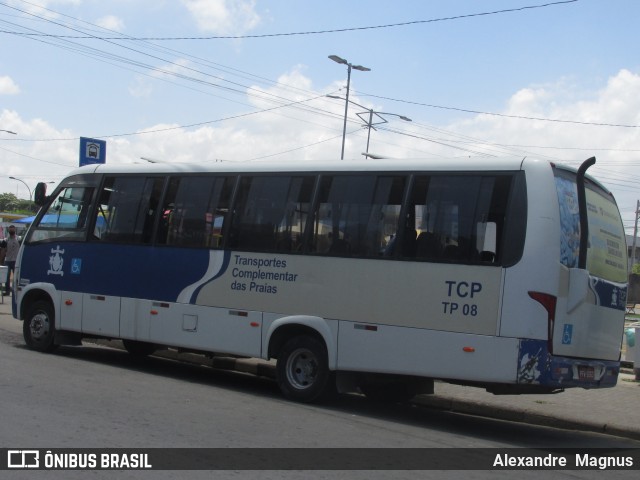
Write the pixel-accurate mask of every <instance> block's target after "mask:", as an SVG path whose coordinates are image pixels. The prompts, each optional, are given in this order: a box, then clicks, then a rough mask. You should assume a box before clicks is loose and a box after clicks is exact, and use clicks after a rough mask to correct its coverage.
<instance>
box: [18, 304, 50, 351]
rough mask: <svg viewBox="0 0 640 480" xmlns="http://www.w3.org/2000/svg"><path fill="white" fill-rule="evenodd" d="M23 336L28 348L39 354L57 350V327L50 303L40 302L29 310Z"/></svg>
mask: <svg viewBox="0 0 640 480" xmlns="http://www.w3.org/2000/svg"><path fill="white" fill-rule="evenodd" d="M22 334H23V336H24V341H25V343H26V344H27V346H28V347H29V348H30V349H32V350H37V351H38V352H52V351H53V350H55V349H56V348H57V345H56V344H55V343H54V341H53V340H54V337H55V326H54V313H53V307H52V305H51V303H50V302H47V301H45V300H39V301H37V302H34V303H33V304H31V305H30V306H29V308H28V309H27V312H26V315H25V318H24V323H23V325H22Z"/></svg>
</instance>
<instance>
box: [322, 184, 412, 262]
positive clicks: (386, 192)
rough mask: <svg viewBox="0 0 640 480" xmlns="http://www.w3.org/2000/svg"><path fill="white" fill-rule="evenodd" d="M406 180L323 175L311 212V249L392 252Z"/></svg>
mask: <svg viewBox="0 0 640 480" xmlns="http://www.w3.org/2000/svg"><path fill="white" fill-rule="evenodd" d="M405 184H406V177H405V176H400V175H398V176H395V175H394V176H392V175H334V176H325V177H323V178H322V180H321V182H320V191H319V193H318V204H317V206H316V210H315V212H314V222H313V223H314V227H313V241H312V245H313V246H314V250H313V251H314V252H316V253H319V254H326V255H337V256H356V257H383V256H384V257H391V256H392V255H394V254H395V253H394V252H395V248H396V242H397V241H398V225H399V223H400V222H399V217H400V211H401V207H402V197H403V194H404V188H405ZM414 234H415V233H414Z"/></svg>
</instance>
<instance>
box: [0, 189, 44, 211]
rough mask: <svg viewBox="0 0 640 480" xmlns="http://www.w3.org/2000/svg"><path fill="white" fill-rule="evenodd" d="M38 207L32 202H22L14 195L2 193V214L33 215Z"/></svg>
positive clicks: (0, 197) (0, 195)
mask: <svg viewBox="0 0 640 480" xmlns="http://www.w3.org/2000/svg"><path fill="white" fill-rule="evenodd" d="M37 211H38V207H37V206H36V204H35V203H33V202H32V201H31V200H20V199H19V198H18V197H16V196H15V195H14V194H13V193H0V212H6V213H20V214H24V215H33V214H34V213H36V212H37Z"/></svg>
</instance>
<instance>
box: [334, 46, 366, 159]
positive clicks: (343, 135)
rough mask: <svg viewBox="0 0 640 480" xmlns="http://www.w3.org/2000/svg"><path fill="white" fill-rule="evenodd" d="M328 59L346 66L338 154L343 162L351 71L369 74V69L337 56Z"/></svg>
mask: <svg viewBox="0 0 640 480" xmlns="http://www.w3.org/2000/svg"><path fill="white" fill-rule="evenodd" d="M329 58H330V59H331V60H333V61H334V62H336V63H340V64H342V65H346V66H347V99H346V101H345V102H344V125H343V126H342V151H341V152H340V160H344V142H345V138H346V136H347V113H348V111H349V85H350V84H351V69H355V70H360V71H361V72H370V71H371V69H370V68H367V67H363V66H362V65H353V64H352V63H349V62H347V61H346V60H345V59H344V58H341V57H339V56H338V55H329Z"/></svg>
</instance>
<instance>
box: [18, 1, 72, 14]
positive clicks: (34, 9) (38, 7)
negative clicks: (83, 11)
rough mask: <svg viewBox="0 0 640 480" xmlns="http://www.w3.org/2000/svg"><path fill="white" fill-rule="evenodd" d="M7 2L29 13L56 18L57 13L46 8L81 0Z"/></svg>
mask: <svg viewBox="0 0 640 480" xmlns="http://www.w3.org/2000/svg"><path fill="white" fill-rule="evenodd" d="M9 3H10V4H12V5H16V6H18V7H20V9H24V10H25V11H27V12H29V13H34V14H37V15H41V16H44V17H48V18H56V17H58V14H56V13H54V12H52V11H50V10H48V9H49V8H51V9H55V8H56V7H59V6H64V5H80V4H81V3H82V0H30V1H29V2H28V3H27V2H24V1H21V0H9Z"/></svg>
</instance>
